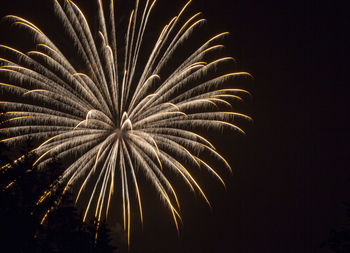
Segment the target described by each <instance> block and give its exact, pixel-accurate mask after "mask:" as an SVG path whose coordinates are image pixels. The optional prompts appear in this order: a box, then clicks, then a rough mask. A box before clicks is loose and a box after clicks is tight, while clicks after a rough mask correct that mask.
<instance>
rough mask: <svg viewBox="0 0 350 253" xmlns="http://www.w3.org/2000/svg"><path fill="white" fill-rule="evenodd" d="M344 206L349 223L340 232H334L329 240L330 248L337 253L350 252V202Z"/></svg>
mask: <svg viewBox="0 0 350 253" xmlns="http://www.w3.org/2000/svg"><path fill="white" fill-rule="evenodd" d="M344 205H345V208H346V213H347V221H346V223H345V224H344V225H343V226H342V227H341V228H340V229H339V230H332V231H331V233H330V236H329V238H328V247H329V248H330V249H331V250H332V251H333V252H335V253H348V252H350V202H349V203H344Z"/></svg>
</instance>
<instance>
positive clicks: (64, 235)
mask: <svg viewBox="0 0 350 253" xmlns="http://www.w3.org/2000/svg"><path fill="white" fill-rule="evenodd" d="M31 146H32V143H31V140H30V139H28V141H27V143H25V144H24V145H23V146H22V147H21V149H23V150H26V151H28V150H30V148H32V147H31ZM23 150H21V152H22V151H23ZM0 151H1V152H0V160H1V164H0V167H2V166H3V165H4V164H5V163H7V162H8V160H10V159H8V155H9V154H8V153H7V152H6V149H5V147H4V146H0ZM33 159H34V157H32V156H31V155H30V154H27V155H26V156H25V157H23V159H21V160H20V161H17V162H16V163H12V164H10V166H9V167H8V168H6V169H5V170H2V171H1V172H0V186H1V188H0V219H1V222H0V224H1V225H0V248H1V250H0V252H4V253H10V252H11V253H12V252H14V253H16V252H35V253H41V252H42V253H48V252H50V253H51V252H53V253H56V252H57V253H58V252H64V253H67V252H68V253H69V252H75V253H76V252H77V251H82V252H87V253H95V252H103V253H112V252H116V249H115V248H114V247H112V246H110V245H109V244H110V242H111V239H110V236H109V234H110V231H109V229H108V227H107V226H106V224H104V223H101V224H100V226H99V230H98V232H99V233H98V237H97V240H95V235H96V226H95V225H94V224H93V223H83V222H82V218H81V217H80V216H79V215H78V214H77V211H76V208H75V207H74V205H73V202H72V200H71V199H72V198H71V196H70V194H69V192H68V193H67V194H65V195H64V196H63V197H62V196H56V193H55V192H53V193H52V194H50V195H52V196H49V197H48V198H47V200H45V201H44V202H43V203H41V204H40V205H37V201H38V199H39V198H40V196H41V195H42V194H43V191H44V190H45V189H47V188H49V186H50V185H51V184H52V183H53V182H55V180H56V178H57V175H58V174H59V173H60V171H61V168H62V166H61V164H60V163H59V161H58V160H57V159H53V161H52V163H51V164H50V165H49V166H48V169H46V170H44V171H37V170H35V168H34V169H33V168H32V164H33ZM57 192H58V193H59V192H60V191H57ZM58 193H57V194H58ZM57 197H59V198H61V200H60V203H61V204H60V205H57ZM46 210H50V214H49V215H48V216H47V219H46V220H45V222H44V223H43V224H42V225H40V221H41V219H42V217H43V215H44V214H45V212H46Z"/></svg>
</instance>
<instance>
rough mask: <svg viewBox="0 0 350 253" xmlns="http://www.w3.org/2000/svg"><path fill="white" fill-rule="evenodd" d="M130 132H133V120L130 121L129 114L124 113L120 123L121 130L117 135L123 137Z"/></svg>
mask: <svg viewBox="0 0 350 253" xmlns="http://www.w3.org/2000/svg"><path fill="white" fill-rule="evenodd" d="M130 130H132V123H131V120H130V119H129V116H128V114H127V113H126V112H124V113H123V117H122V120H121V122H120V129H118V130H117V133H118V134H120V135H123V134H125V133H126V132H128V131H130Z"/></svg>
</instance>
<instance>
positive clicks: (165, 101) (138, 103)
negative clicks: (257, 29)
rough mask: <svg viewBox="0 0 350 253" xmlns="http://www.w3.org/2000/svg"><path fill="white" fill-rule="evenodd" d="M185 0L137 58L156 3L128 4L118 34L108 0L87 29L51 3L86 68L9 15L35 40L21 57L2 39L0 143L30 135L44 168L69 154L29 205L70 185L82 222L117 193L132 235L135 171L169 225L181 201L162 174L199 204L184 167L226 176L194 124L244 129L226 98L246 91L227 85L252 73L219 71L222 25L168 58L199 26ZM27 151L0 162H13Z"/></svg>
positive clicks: (74, 14)
mask: <svg viewBox="0 0 350 253" xmlns="http://www.w3.org/2000/svg"><path fill="white" fill-rule="evenodd" d="M189 3H190V2H188V3H187V4H186V5H185V6H184V7H183V8H182V9H181V10H180V12H179V13H178V15H176V16H175V17H174V18H172V19H171V20H170V22H169V23H168V24H166V25H165V26H164V27H163V29H162V30H161V32H160V35H159V36H158V37H157V38H156V39H155V41H154V42H152V45H153V47H152V50H150V52H149V53H147V54H146V53H145V52H147V50H143V48H144V45H145V44H147V45H150V43H149V42H148V41H144V37H145V33H146V32H147V27H148V24H149V19H150V16H151V12H152V9H153V7H154V5H155V1H145V3H142V7H141V3H139V1H138V0H137V1H136V3H135V8H134V9H133V10H132V11H131V13H130V16H129V19H128V23H127V26H126V28H125V29H124V30H125V32H123V33H122V34H119V33H118V31H117V29H116V25H115V16H114V15H115V10H114V9H115V6H114V2H113V0H111V1H110V2H109V4H108V6H103V5H102V1H101V0H100V1H98V3H97V5H98V10H97V16H98V26H99V29H97V32H95V33H94V32H92V31H91V29H90V26H89V24H88V22H87V19H86V18H85V16H84V14H83V12H82V11H81V10H80V9H79V7H78V6H77V5H76V4H74V3H73V2H72V1H69V0H67V1H61V2H58V1H53V4H54V8H55V11H56V14H57V16H58V17H59V19H60V21H61V24H62V25H63V26H64V28H65V30H66V32H67V35H68V36H69V38H70V39H71V41H72V42H73V44H74V50H76V52H77V53H76V55H75V57H77V58H79V61H80V62H82V63H83V66H84V68H83V69H84V73H82V72H79V71H77V70H76V69H77V67H76V66H74V64H73V63H72V61H70V59H69V58H67V57H66V56H65V54H64V53H63V52H62V51H61V50H60V49H59V48H58V46H56V45H55V43H54V42H53V41H52V40H51V39H49V38H48V37H47V36H46V35H45V33H43V32H42V31H41V30H40V29H39V28H38V27H37V26H35V25H34V24H32V23H31V22H29V21H27V20H26V19H23V18H20V17H17V16H13V15H10V16H7V17H6V18H7V19H8V20H10V21H11V22H12V23H13V24H16V25H18V26H20V27H21V28H23V29H25V30H26V32H28V33H30V34H31V35H32V36H33V38H34V39H35V43H36V45H37V49H36V50H35V51H30V52H28V53H23V52H20V51H18V50H16V49H14V48H12V47H10V46H7V45H0V50H1V52H2V55H6V57H4V58H0V64H1V67H0V74H1V75H2V76H5V77H6V80H8V82H6V83H0V86H1V89H2V90H3V91H4V92H6V93H7V94H11V95H12V97H11V98H9V99H7V100H6V101H1V102H0V106H1V109H2V110H3V111H4V114H3V116H4V117H6V118H5V120H4V121H3V122H2V123H1V125H2V128H1V133H2V135H3V136H5V137H3V139H2V140H1V142H2V143H4V144H6V145H8V147H14V146H16V145H19V144H21V143H23V142H25V141H26V140H28V138H30V139H34V140H35V141H36V142H37V143H38V145H37V146H36V148H35V149H33V150H31V151H29V153H30V154H33V155H34V156H35V157H36V160H35V161H34V163H33V168H35V169H37V170H43V169H45V168H46V167H47V165H48V164H49V163H50V162H51V161H52V160H53V159H61V160H62V159H65V158H67V157H69V158H71V157H74V159H72V160H71V162H70V164H69V165H68V166H67V167H66V168H65V169H64V171H62V173H61V176H60V177H59V178H58V179H57V180H56V181H55V182H54V183H53V184H52V185H51V186H50V188H49V189H48V190H46V191H45V192H44V193H43V195H42V196H41V197H40V198H39V199H38V201H37V204H38V205H39V204H40V203H42V202H44V201H45V200H46V199H47V198H48V197H49V196H50V195H51V193H52V192H53V191H55V190H56V189H58V186H63V187H62V192H61V193H62V195H63V194H64V193H65V192H66V191H67V189H69V188H70V187H71V186H74V187H75V189H76V191H75V194H76V202H78V201H79V200H80V199H81V195H82V194H85V195H87V196H89V197H88V201H84V203H82V204H83V205H85V208H84V221H85V220H86V219H88V218H89V217H95V218H96V219H97V220H98V221H100V220H101V219H106V217H108V215H109V209H110V206H111V205H112V203H113V202H115V201H117V200H118V201H121V203H122V212H123V223H124V229H125V230H126V231H127V233H128V241H129V240H130V226H131V224H130V223H131V222H130V220H131V205H132V202H133V201H132V199H135V206H136V208H137V209H138V210H139V211H138V212H139V216H140V219H141V222H142V219H143V215H142V201H141V191H140V187H139V183H138V180H139V178H140V177H146V178H147V179H148V181H149V182H150V183H151V184H152V186H153V188H154V189H155V190H156V191H157V192H158V193H159V195H160V196H161V199H162V200H163V201H164V204H165V206H167V207H168V208H169V210H170V213H171V215H172V216H173V220H174V223H175V225H176V227H177V228H178V222H179V220H181V218H180V214H179V208H180V205H179V202H178V198H177V195H176V191H175V189H174V187H173V186H172V183H171V182H170V179H169V176H168V175H169V174H177V175H179V176H180V178H182V179H183V181H184V182H185V183H186V184H187V185H188V186H189V189H191V190H193V191H198V192H199V193H200V194H201V195H202V196H203V198H204V200H205V201H206V202H207V203H208V204H209V201H208V199H207V197H206V196H205V194H204V192H203V190H202V189H201V187H200V185H199V183H198V182H197V181H196V180H195V179H194V177H193V176H192V175H191V173H190V169H189V168H192V169H195V168H196V167H197V168H199V167H203V168H206V169H207V171H208V172H209V173H211V174H213V175H214V177H216V178H217V179H218V180H219V181H220V182H221V183H222V184H224V181H223V180H222V178H221V177H220V176H219V174H218V172H216V171H215V170H214V169H213V168H212V167H211V166H210V165H209V164H208V162H206V161H204V158H203V155H201V154H208V153H210V154H211V155H212V156H214V157H215V158H216V159H217V160H219V161H221V162H222V164H223V165H225V166H226V167H227V168H228V169H229V170H231V168H230V166H229V164H228V163H227V161H226V160H225V159H224V158H223V157H222V156H221V155H220V154H219V153H218V152H217V151H216V149H215V148H214V146H213V145H212V144H211V143H210V142H209V141H208V140H207V139H205V138H204V137H202V136H201V135H199V134H198V131H200V129H211V128H212V129H219V130H220V129H222V128H230V129H232V130H235V131H237V132H241V133H244V132H243V130H242V129H241V128H239V127H238V126H237V125H236V124H235V123H234V122H235V120H236V118H244V119H248V120H250V118H249V117H248V116H246V115H244V114H241V113H238V112H233V111H232V104H233V103H235V102H237V101H241V100H242V99H243V98H244V96H245V95H247V94H249V93H248V92H247V91H246V90H243V89H239V88H232V81H233V80H234V79H236V78H238V77H250V75H249V74H248V73H245V72H233V73H221V74H218V72H219V71H217V69H220V68H221V66H224V65H226V64H228V63H229V62H232V61H233V58H231V57H222V58H221V57H219V58H214V59H211V58H212V57H211V58H210V57H209V56H213V55H214V57H215V55H217V52H218V50H220V49H221V48H222V47H223V46H222V45H221V44H219V41H220V40H221V39H222V37H224V36H225V35H226V34H227V33H221V34H218V35H215V36H213V37H211V38H210V39H209V40H206V41H204V43H202V44H201V45H200V46H198V47H197V48H196V49H194V50H192V52H190V53H188V52H186V54H187V56H186V58H185V59H184V60H183V61H181V62H180V63H174V61H173V59H174V57H176V56H177V55H181V56H182V55H183V54H184V53H182V51H186V50H184V48H183V44H184V43H185V42H186V43H190V42H188V40H190V38H191V36H193V35H192V34H193V33H195V32H196V31H197V30H198V28H199V27H200V26H201V25H202V24H203V23H204V22H205V20H204V19H202V18H201V14H200V13H197V14H195V15H193V16H190V17H189V18H187V19H186V18H185V17H184V16H185V14H184V13H185V12H186V11H187V8H188V6H189ZM106 10H107V11H106ZM118 36H120V37H118ZM123 40H124V41H123ZM119 41H123V43H118V42H119ZM184 45H186V44H184ZM7 56H8V57H7ZM5 58H6V59H5ZM10 59H11V60H10ZM209 59H211V60H210V61H209ZM140 62H142V64H141V63H140ZM24 157H25V156H21V157H19V158H18V159H16V160H14V161H13V162H12V163H9V164H6V165H4V166H3V167H2V168H1V170H10V169H11V166H12V164H13V163H14V162H17V161H19V160H21V159H23V158H24ZM66 160H67V159H66ZM13 183H14V182H11V183H10V184H9V185H8V186H7V187H8V188H9V187H11V186H12V185H13ZM131 189H132V191H131ZM116 192H118V195H117V194H116ZM131 192H132V193H133V195H135V197H132V196H130V195H131ZM50 210H51V209H49V210H48V211H47V212H46V213H45V215H44V217H43V219H42V220H41V223H43V222H45V219H46V217H47V215H48V214H49V212H50Z"/></svg>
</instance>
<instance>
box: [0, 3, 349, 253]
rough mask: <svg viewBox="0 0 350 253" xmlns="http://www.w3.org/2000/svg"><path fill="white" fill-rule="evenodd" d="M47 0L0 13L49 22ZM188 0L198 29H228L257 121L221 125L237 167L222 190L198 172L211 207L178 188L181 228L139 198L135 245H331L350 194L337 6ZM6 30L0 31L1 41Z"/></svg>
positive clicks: (253, 252) (288, 249)
mask: <svg viewBox="0 0 350 253" xmlns="http://www.w3.org/2000/svg"><path fill="white" fill-rule="evenodd" d="M163 1H164V0H163ZM33 2H34V3H33ZM47 2H50V1H44V0H40V1H23V0H22V1H20V0H11V1H2V3H1V5H0V16H1V17H2V16H4V15H6V14H16V15H19V16H22V17H24V18H28V20H30V21H33V22H34V23H35V24H36V25H38V26H39V27H46V26H49V25H52V24H53V23H52V21H55V20H56V19H54V18H53V17H52V15H51V14H50V12H48V10H47V9H46V8H47V6H48V5H49V4H48V3H47ZM81 2H83V1H76V3H77V4H78V5H79V6H81V7H82V9H83V11H85V10H86V11H87V12H91V8H90V9H89V6H88V5H87V4H86V2H84V3H81ZM160 2H162V1H161V0H160ZM179 2H180V3H179V4H172V6H175V7H176V9H171V10H165V13H168V12H169V13H170V14H173V15H175V14H176V13H177V10H178V9H179V8H181V5H182V3H185V2H182V1H179ZM164 7H166V5H164V4H163V5H162V4H159V8H164ZM191 9H192V10H195V11H202V12H203V16H204V17H205V18H206V19H207V20H208V23H207V25H206V26H205V28H204V29H208V30H212V31H213V34H215V33H218V32H223V31H229V32H230V34H231V35H230V36H229V38H227V39H226V40H225V41H224V44H225V46H226V51H227V54H228V55H230V56H233V57H234V58H235V59H236V60H237V61H238V68H239V69H240V70H244V71H247V72H249V73H251V74H252V75H253V76H254V81H252V82H250V83H249V85H248V86H247V87H245V88H247V89H248V90H249V91H250V92H251V93H252V94H253V98H252V99H251V100H249V99H248V101H247V102H246V104H245V106H244V108H245V110H246V111H247V112H248V114H249V115H251V116H252V117H253V119H254V123H253V124H247V125H246V126H245V129H246V130H247V135H246V136H240V135H239V134H237V133H235V134H232V132H230V131H224V132H223V133H222V136H217V137H216V138H215V140H214V143H215V144H216V146H217V148H218V151H219V152H220V153H221V154H223V155H224V156H225V157H226V158H227V159H228V161H229V162H230V164H231V165H232V167H233V168H234V173H233V175H232V176H230V175H229V174H228V173H227V174H225V173H223V177H224V180H225V182H227V190H226V191H225V190H224V189H223V187H222V186H221V185H220V184H218V183H217V182H216V181H215V180H214V179H213V178H212V177H209V176H206V175H204V176H203V179H199V181H200V182H201V185H203V188H204V190H205V192H206V193H207V195H208V197H209V199H210V200H211V202H212V206H213V208H212V209H210V208H208V207H207V206H206V205H205V202H204V201H203V200H202V199H201V198H200V196H199V195H198V194H197V195H196V196H193V194H192V193H190V192H189V191H187V190H180V193H181V195H182V196H181V197H180V200H181V201H182V203H183V208H182V216H183V223H184V226H183V227H182V228H181V233H180V237H178V236H177V233H176V230H175V228H174V225H173V224H172V223H171V219H170V218H171V217H170V215H169V213H168V212H167V210H166V209H165V208H163V207H162V206H161V205H160V204H159V203H158V202H157V201H158V199H157V197H156V196H153V197H154V198H153V199H152V198H149V199H150V202H152V201H154V203H155V204H154V205H149V206H148V207H146V206H145V209H146V210H145V223H144V226H143V231H142V229H141V227H140V226H138V225H135V226H136V228H135V230H136V231H135V232H134V234H133V235H132V236H133V239H132V240H133V241H132V246H131V252H154V253H160V252H169V253H172V252H183V253H187V252H188V253H190V252H191V253H192V252H193V253H197V252H198V253H201V252H203V253H204V252H223V253H226V252H236V253H273V252H276V253H279V252H281V253H282V252H283V253H296V252H298V253H300V252H321V253H326V252H330V251H329V250H327V249H326V248H325V247H322V245H323V244H324V243H325V242H326V241H327V238H328V236H329V233H330V231H331V229H332V228H334V229H336V228H338V227H340V226H341V225H342V224H343V223H344V219H345V209H344V207H343V205H342V202H344V201H349V200H350V198H349V195H348V192H349V180H350V171H349V169H348V166H346V164H348V162H347V161H346V158H347V157H346V156H347V154H348V151H349V149H348V145H347V141H348V140H349V133H348V131H347V130H348V127H347V126H348V125H347V123H346V119H347V118H348V115H349V106H348V104H347V103H346V102H347V100H348V97H347V86H346V85H345V62H346V60H345V33H346V29H347V28H345V17H346V13H345V7H344V6H341V5H337V6H334V5H333V4H332V3H331V2H328V3H321V1H278V2H277V3H275V1H252V0H215V1H208V0H205V1H202V0H197V1H194V3H193V4H192V7H191ZM50 11H51V10H50ZM193 13H194V12H193ZM164 15H165V14H164ZM126 16H127V15H126ZM168 17H170V16H168ZM168 17H165V18H163V17H159V22H160V23H161V24H165V22H166V21H167V20H168ZM124 18H125V17H124ZM49 20H51V21H49ZM50 22H51V23H50ZM1 27H3V24H1ZM160 28H161V26H160V27H157V29H160ZM157 29H156V28H155V34H158V33H159V30H157ZM15 30H16V29H12V31H13V32H15ZM44 31H45V30H44ZM51 33H52V31H51ZM53 34H54V33H53ZM7 35H8V34H7V31H6V33H5V32H4V31H3V30H2V31H0V43H4V41H6V37H7ZM18 38H20V37H19V36H18ZM201 180H202V181H201ZM146 199H147V197H146ZM18 243H19V242H18ZM0 248H1V245H0ZM0 251H1V250H0Z"/></svg>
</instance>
